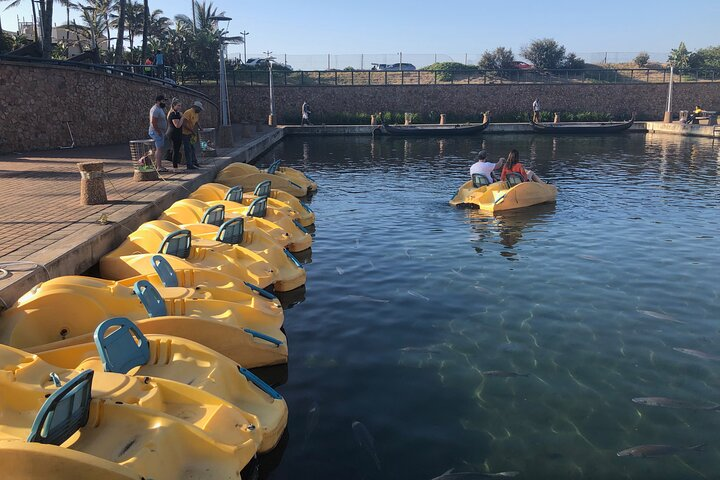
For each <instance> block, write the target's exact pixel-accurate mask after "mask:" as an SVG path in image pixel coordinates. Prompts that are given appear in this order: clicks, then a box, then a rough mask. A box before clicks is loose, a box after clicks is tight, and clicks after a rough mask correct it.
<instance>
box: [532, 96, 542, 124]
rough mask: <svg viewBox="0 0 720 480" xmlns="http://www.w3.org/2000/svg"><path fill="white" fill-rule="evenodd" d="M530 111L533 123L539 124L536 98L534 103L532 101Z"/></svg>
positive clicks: (538, 109)
mask: <svg viewBox="0 0 720 480" xmlns="http://www.w3.org/2000/svg"><path fill="white" fill-rule="evenodd" d="M532 109H533V122H535V123H540V101H539V100H538V99H537V98H536V99H535V101H533V105H532Z"/></svg>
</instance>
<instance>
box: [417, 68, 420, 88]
mask: <svg viewBox="0 0 720 480" xmlns="http://www.w3.org/2000/svg"><path fill="white" fill-rule="evenodd" d="M417 74H418V85H420V70H418V71H417Z"/></svg>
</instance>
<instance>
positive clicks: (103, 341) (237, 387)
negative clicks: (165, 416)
mask: <svg viewBox="0 0 720 480" xmlns="http://www.w3.org/2000/svg"><path fill="white" fill-rule="evenodd" d="M113 328H114V329H115V330H112V331H110V330H111V329H113ZM94 339H95V342H94V343H85V344H80V345H73V346H69V347H65V348H59V349H54V350H49V351H45V352H38V354H37V355H38V356H39V357H40V358H41V359H42V360H44V361H45V362H47V363H49V364H51V365H54V366H56V367H61V368H66V369H72V370H95V371H96V372H97V371H107V372H114V373H115V374H120V373H122V374H127V375H132V376H133V378H140V379H143V380H144V379H145V378H151V379H156V378H159V379H166V380H172V381H174V382H178V383H180V384H182V385H186V386H190V387H191V388H194V389H198V390H201V391H203V392H207V393H209V394H212V395H214V396H216V397H218V398H221V399H223V400H225V401H226V402H230V403H231V404H232V405H234V406H236V407H237V408H239V409H241V410H242V411H244V412H247V413H248V414H250V415H252V416H253V419H252V420H253V422H252V423H253V424H254V425H255V426H257V427H258V432H260V433H261V434H262V441H261V442H260V443H259V445H258V451H259V452H261V453H263V452H267V451H269V450H271V449H272V448H273V447H275V445H277V442H278V441H279V440H280V436H281V435H282V433H283V431H284V430H285V427H286V426H287V419H288V408H287V403H285V400H284V399H283V398H282V396H281V395H280V394H279V393H277V391H275V389H273V388H272V387H270V386H269V385H268V384H266V383H265V382H264V381H262V380H261V379H260V378H259V377H257V376H256V375H254V374H253V373H252V372H250V371H249V370H247V369H245V368H243V367H241V366H239V365H238V364H237V363H235V362H233V361H232V360H231V359H229V358H227V357H225V356H223V355H220V354H219V353H217V352H215V351H213V350H210V349H209V348H207V347H205V346H203V345H200V344H199V343H196V342H193V341H190V340H187V339H184V338H180V337H174V336H170V335H148V336H145V335H143V333H142V332H141V331H140V329H139V328H138V327H137V326H136V325H135V324H133V323H132V322H131V321H130V320H128V319H127V318H113V319H110V320H106V321H104V322H103V323H101V324H100V325H99V326H98V327H97V329H95V334H94Z"/></svg>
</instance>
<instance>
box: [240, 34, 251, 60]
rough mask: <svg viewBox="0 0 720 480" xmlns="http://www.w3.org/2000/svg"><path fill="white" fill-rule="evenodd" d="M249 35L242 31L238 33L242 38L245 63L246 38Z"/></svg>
mask: <svg viewBox="0 0 720 480" xmlns="http://www.w3.org/2000/svg"><path fill="white" fill-rule="evenodd" d="M249 34H250V32H246V31H244V30H243V31H242V32H240V35H242V37H243V62H245V63H247V41H246V38H247V36H248V35H249Z"/></svg>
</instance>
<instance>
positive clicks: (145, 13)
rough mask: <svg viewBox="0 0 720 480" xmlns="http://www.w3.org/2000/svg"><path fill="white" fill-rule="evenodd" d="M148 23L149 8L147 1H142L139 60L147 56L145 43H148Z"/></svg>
mask: <svg viewBox="0 0 720 480" xmlns="http://www.w3.org/2000/svg"><path fill="white" fill-rule="evenodd" d="M149 22H150V7H149V6H148V0H144V5H143V33H142V49H141V51H142V53H141V54H140V57H141V58H145V55H146V54H147V42H148V27H149Z"/></svg>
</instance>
